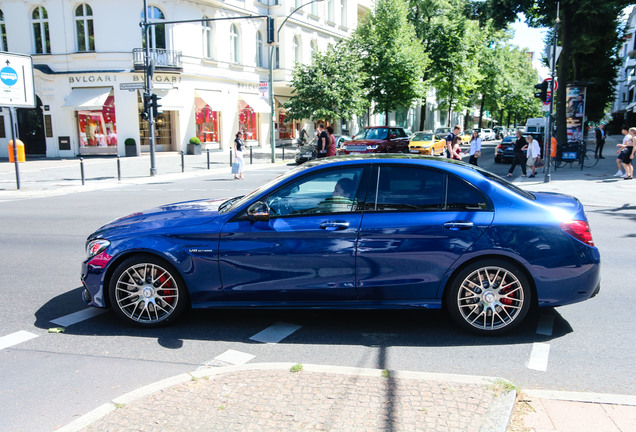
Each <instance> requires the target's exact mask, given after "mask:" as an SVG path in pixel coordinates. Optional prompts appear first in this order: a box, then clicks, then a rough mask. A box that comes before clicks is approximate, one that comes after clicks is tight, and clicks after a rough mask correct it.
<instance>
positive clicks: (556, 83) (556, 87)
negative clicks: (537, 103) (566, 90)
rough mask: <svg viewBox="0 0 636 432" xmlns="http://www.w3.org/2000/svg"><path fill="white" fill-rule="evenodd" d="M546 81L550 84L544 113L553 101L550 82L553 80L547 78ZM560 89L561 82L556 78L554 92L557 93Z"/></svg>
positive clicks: (544, 103)
mask: <svg viewBox="0 0 636 432" xmlns="http://www.w3.org/2000/svg"><path fill="white" fill-rule="evenodd" d="M544 81H547V82H548V90H547V97H546V99H545V101H544V102H543V107H544V111H545V107H547V106H549V105H550V100H551V99H552V91H551V90H550V85H549V83H550V81H552V78H546V79H545V80H544ZM558 88H559V80H557V79H556V78H555V79H554V91H555V92H556V90H557V89H558Z"/></svg>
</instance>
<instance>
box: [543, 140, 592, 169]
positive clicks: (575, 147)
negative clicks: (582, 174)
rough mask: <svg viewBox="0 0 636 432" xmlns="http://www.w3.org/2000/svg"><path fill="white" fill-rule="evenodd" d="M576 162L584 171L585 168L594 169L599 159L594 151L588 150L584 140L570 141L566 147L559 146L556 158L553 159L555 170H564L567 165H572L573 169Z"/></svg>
mask: <svg viewBox="0 0 636 432" xmlns="http://www.w3.org/2000/svg"><path fill="white" fill-rule="evenodd" d="M574 162H578V163H579V166H580V167H581V170H582V169H583V167H585V168H592V167H593V166H595V165H596V164H597V163H598V159H597V158H596V155H595V154H594V150H592V149H588V148H587V146H586V145H585V141H583V140H577V141H568V143H567V144H566V145H558V146H557V154H556V157H554V158H553V159H552V165H553V166H554V168H555V170H556V169H557V168H563V167H564V166H565V165H566V164H570V167H572V164H573V163H574Z"/></svg>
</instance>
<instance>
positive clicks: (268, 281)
mask: <svg viewBox="0 0 636 432" xmlns="http://www.w3.org/2000/svg"><path fill="white" fill-rule="evenodd" d="M86 252H87V257H86V259H85V261H84V262H83V264H82V271H81V280H82V284H83V285H84V290H83V294H82V297H83V299H84V301H85V302H86V303H87V304H89V305H91V306H95V307H100V308H104V307H110V308H112V309H113V310H114V312H115V314H116V315H117V316H118V317H120V318H121V319H123V320H124V321H125V322H127V323H129V324H133V325H137V326H141V327H156V326H160V325H163V324H167V323H170V322H173V321H174V320H176V319H177V318H178V317H179V316H180V315H182V314H183V313H184V312H185V311H186V310H187V309H188V308H190V307H193V308H243V309H250V308H258V307H263V308H267V309H272V308H280V309H305V308H310V309H315V308H321V309H356V310H359V309H406V308H414V309H418V310H425V309H440V308H446V309H447V310H448V312H449V315H450V316H451V317H452V319H453V320H455V321H456V322H457V323H458V325H460V326H461V327H463V328H465V329H467V330H470V331H473V332H475V333H478V334H485V335H495V334H500V333H504V332H506V331H508V330H511V329H513V328H514V327H515V326H517V325H518V324H519V323H520V322H522V321H523V320H524V319H525V318H526V316H527V314H528V311H529V310H530V308H531V307H539V308H544V307H553V306H560V305H567V304H571V303H576V302H580V301H584V300H586V299H589V298H590V297H593V296H594V295H595V294H596V293H597V292H598V291H599V289H600V255H599V251H598V249H597V248H596V247H595V246H594V242H593V240H592V234H591V231H590V227H589V225H588V222H587V217H586V214H585V211H584V208H583V205H582V204H581V202H579V201H578V200H577V199H576V198H573V197H571V196H568V195H564V194H560V193H554V192H550V193H542V192H535V193H530V192H526V191H524V190H522V189H520V188H518V187H517V186H515V185H513V184H512V183H509V182H507V181H506V180H504V179H502V178H501V177H499V176H497V175H495V174H492V173H490V172H488V171H485V170H483V169H481V168H479V167H474V166H471V165H468V164H466V163H463V162H460V161H452V160H449V159H446V158H436V157H429V156H413V155H390V156H388V155H387V156H381V157H378V156H375V157H364V156H359V155H358V156H355V157H346V156H345V157H335V158H327V159H319V160H315V161H311V162H308V163H306V164H303V165H301V166H299V167H296V168H294V169H291V170H290V171H288V172H286V173H285V174H283V175H282V176H279V177H278V178H276V179H274V180H272V181H270V182H269V183H267V184H265V185H262V186H260V187H259V188H258V189H256V190H254V191H253V192H250V193H249V194H247V195H245V196H237V197H234V198H230V199H222V200H206V199H202V200H197V201H187V202H181V203H176V204H169V205H163V206H160V207H157V208H154V209H150V210H146V211H140V212H136V213H133V214H131V215H129V216H125V217H123V218H121V219H117V220H115V221H113V222H111V223H108V224H106V225H104V226H103V227H101V228H99V229H98V230H97V231H95V232H94V233H92V234H91V235H90V236H89V237H88V239H87V242H86ZM422 313H424V312H422ZM238 319H239V318H237V320H238ZM422 325H424V324H422Z"/></svg>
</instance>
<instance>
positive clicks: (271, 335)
mask: <svg viewBox="0 0 636 432" xmlns="http://www.w3.org/2000/svg"><path fill="white" fill-rule="evenodd" d="M300 327H302V326H299V325H297V324H290V323H284V322H277V323H276V324H274V325H272V326H269V327H267V328H266V329H265V330H263V331H261V332H259V333H256V334H255V335H254V336H252V337H251V338H250V339H251V340H253V341H256V342H263V343H270V344H275V343H278V342H280V341H282V340H283V339H285V338H286V337H287V336H289V335H290V334H292V333H294V332H295V331H296V330H298V329H299V328H300Z"/></svg>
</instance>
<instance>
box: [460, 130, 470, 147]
mask: <svg viewBox="0 0 636 432" xmlns="http://www.w3.org/2000/svg"><path fill="white" fill-rule="evenodd" d="M460 135H461V137H462V144H469V143H470V140H471V139H472V137H473V132H472V131H463V132H462V133H460Z"/></svg>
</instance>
